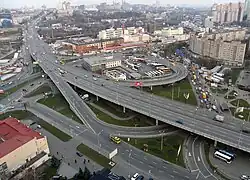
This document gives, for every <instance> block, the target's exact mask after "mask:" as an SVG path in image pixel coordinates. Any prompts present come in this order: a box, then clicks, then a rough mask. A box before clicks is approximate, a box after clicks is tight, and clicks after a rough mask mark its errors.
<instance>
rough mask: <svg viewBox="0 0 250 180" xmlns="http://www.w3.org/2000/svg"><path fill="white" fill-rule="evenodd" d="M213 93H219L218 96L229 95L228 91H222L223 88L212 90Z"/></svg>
mask: <svg viewBox="0 0 250 180" xmlns="http://www.w3.org/2000/svg"><path fill="white" fill-rule="evenodd" d="M211 91H212V92H213V93H215V94H216V93H218V94H225V93H227V91H228V89H221V88H211Z"/></svg>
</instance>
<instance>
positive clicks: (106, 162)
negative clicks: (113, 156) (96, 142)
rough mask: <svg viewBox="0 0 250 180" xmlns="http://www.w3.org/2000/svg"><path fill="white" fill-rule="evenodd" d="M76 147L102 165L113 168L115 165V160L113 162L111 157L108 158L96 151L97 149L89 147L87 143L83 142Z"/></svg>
mask: <svg viewBox="0 0 250 180" xmlns="http://www.w3.org/2000/svg"><path fill="white" fill-rule="evenodd" d="M76 149H77V150H78V151H79V152H81V153H82V154H84V155H85V156H87V157H88V158H89V159H91V160H93V161H94V162H96V163H97V164H99V165H101V166H102V167H105V168H109V169H111V168H113V167H114V165H115V164H114V162H112V161H111V160H110V159H108V158H106V157H105V156H103V155H102V154H100V153H98V152H96V151H95V150H93V149H91V148H89V147H88V146H86V145H85V144H82V143H81V144H80V145H78V146H77V148H76ZM112 163H113V164H112Z"/></svg>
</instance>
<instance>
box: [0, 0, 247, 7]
mask: <svg viewBox="0 0 250 180" xmlns="http://www.w3.org/2000/svg"><path fill="white" fill-rule="evenodd" d="M70 1H71V2H72V4H73V5H80V4H86V5H90V4H98V3H101V2H106V3H112V2H113V0H105V1H100V0H92V1H83V0H70ZM116 2H120V1H116ZM126 2H128V3H132V4H154V3H155V1H154V0H146V1H145V0H137V1H131V0H127V1H126ZM159 2H160V4H162V5H166V4H171V5H195V6H209V5H212V4H213V3H229V2H244V0H240V1H239V0H231V1H228V0H213V1H210V0H200V1H196V0H190V1H189V2H188V3H187V1H185V0H176V1H175V3H172V1H170V0H167V1H163V0H160V1H159ZM58 3H59V0H56V1H49V0H44V1H38V0H9V1H4V2H3V3H2V5H1V7H3V8H20V7H25V6H26V7H31V6H34V7H36V8H38V7H41V6H42V5H44V4H45V5H46V6H48V7H56V6H57V5H58Z"/></svg>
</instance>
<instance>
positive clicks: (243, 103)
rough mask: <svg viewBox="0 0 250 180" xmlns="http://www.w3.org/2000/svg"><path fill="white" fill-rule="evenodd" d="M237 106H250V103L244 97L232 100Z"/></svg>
mask: <svg viewBox="0 0 250 180" xmlns="http://www.w3.org/2000/svg"><path fill="white" fill-rule="evenodd" d="M230 103H231V104H232V105H233V106H235V107H245V108H250V105H249V103H248V102H247V101H246V100H244V99H236V100H233V101H231V102H230Z"/></svg>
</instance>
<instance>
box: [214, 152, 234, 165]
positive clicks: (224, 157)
mask: <svg viewBox="0 0 250 180" xmlns="http://www.w3.org/2000/svg"><path fill="white" fill-rule="evenodd" d="M214 157H216V158H218V159H220V160H223V161H225V162H226V163H228V164H230V163H231V162H232V159H233V158H232V157H231V156H228V155H226V154H224V153H221V152H220V151H215V153H214Z"/></svg>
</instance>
